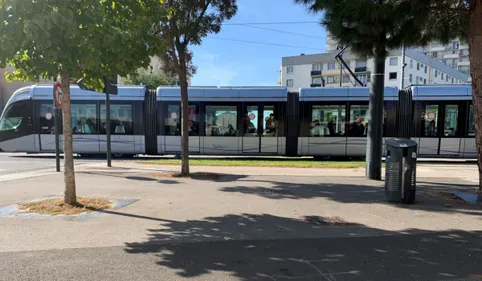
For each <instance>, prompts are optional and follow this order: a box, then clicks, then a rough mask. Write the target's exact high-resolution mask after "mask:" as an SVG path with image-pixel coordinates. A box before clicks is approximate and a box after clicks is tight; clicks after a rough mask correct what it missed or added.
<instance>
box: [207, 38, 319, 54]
mask: <svg viewBox="0 0 482 281" xmlns="http://www.w3.org/2000/svg"><path fill="white" fill-rule="evenodd" d="M208 38H210V39H215V40H224V41H233V42H241V43H251V44H258V45H269V46H277V47H286V48H296V49H309V50H317V51H325V50H324V49H321V48H320V49H318V48H313V47H305V46H295V45H285V44H277V43H269V42H262V41H249V40H241V39H234V38H224V37H208Z"/></svg>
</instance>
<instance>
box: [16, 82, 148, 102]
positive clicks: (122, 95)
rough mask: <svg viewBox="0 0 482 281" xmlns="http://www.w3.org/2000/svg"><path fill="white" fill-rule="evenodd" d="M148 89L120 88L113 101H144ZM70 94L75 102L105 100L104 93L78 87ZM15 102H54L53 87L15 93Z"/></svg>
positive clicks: (36, 86) (34, 86)
mask: <svg viewBox="0 0 482 281" xmlns="http://www.w3.org/2000/svg"><path fill="white" fill-rule="evenodd" d="M145 92H146V88H145V87H142V86H119V87H118V94H117V95H112V96H111V99H112V100H143V99H144V95H145ZM70 94H71V97H72V98H73V99H74V100H105V94H104V93H98V92H93V91H87V90H82V89H80V88H79V87H78V86H76V85H73V86H70ZM10 99H11V100H12V102H13V101H18V100H26V99H34V100H52V99H53V86H52V85H33V86H28V87H23V88H20V89H18V90H17V91H15V92H14V93H13V95H12V97H11V98H10Z"/></svg>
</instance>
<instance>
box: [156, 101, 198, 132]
mask: <svg viewBox="0 0 482 281" xmlns="http://www.w3.org/2000/svg"><path fill="white" fill-rule="evenodd" d="M188 115H189V120H188V126H189V135H190V136H198V135H199V113H198V110H197V106H196V105H189V108H188ZM164 120H165V129H166V135H167V136H180V135H181V105H180V104H168V105H167V111H166V116H165V119H164Z"/></svg>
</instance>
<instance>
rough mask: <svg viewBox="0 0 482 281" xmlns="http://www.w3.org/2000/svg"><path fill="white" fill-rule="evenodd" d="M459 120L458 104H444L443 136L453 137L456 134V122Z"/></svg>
mask: <svg viewBox="0 0 482 281" xmlns="http://www.w3.org/2000/svg"><path fill="white" fill-rule="evenodd" d="M458 121H459V106H458V105H456V104H448V105H446V106H445V122H444V136H446V137H455V136H456V135H457V123H458Z"/></svg>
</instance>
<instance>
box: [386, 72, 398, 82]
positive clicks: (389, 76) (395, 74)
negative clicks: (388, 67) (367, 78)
mask: <svg viewBox="0 0 482 281" xmlns="http://www.w3.org/2000/svg"><path fill="white" fill-rule="evenodd" d="M388 79H390V80H395V79H397V73H396V72H390V73H389V74H388Z"/></svg>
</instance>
